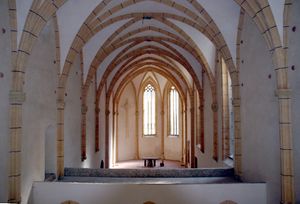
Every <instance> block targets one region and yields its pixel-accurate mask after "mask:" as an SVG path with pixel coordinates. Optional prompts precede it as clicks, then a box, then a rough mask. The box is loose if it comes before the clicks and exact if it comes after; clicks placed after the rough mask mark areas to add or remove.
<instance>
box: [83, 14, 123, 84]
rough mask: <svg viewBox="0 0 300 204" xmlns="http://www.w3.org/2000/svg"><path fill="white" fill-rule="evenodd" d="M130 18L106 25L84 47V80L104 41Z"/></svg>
mask: <svg viewBox="0 0 300 204" xmlns="http://www.w3.org/2000/svg"><path fill="white" fill-rule="evenodd" d="M127 21H128V19H126V20H122V21H119V22H116V23H114V24H112V25H110V26H107V27H105V28H104V29H103V30H101V32H98V33H97V34H96V35H94V36H93V37H92V38H91V39H90V40H89V41H88V42H87V43H86V44H85V45H84V47H83V49H82V50H83V61H84V63H83V64H84V69H83V73H84V80H86V77H87V74H88V71H89V69H90V65H91V63H92V61H93V59H94V58H95V56H96V54H97V52H98V50H100V48H101V47H102V45H103V44H104V42H106V40H107V39H108V38H109V37H110V36H111V34H112V33H114V32H115V31H116V30H117V29H118V28H119V27H121V26H122V25H124V24H125V23H126V22H127Z"/></svg>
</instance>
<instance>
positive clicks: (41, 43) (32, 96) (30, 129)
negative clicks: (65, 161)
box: [21, 21, 57, 201]
mask: <svg viewBox="0 0 300 204" xmlns="http://www.w3.org/2000/svg"><path fill="white" fill-rule="evenodd" d="M54 36H55V35H54V25H53V22H52V21H49V22H48V23H47V25H46V26H45V27H44V29H43V31H42V32H41V34H40V36H39V38H38V40H37V42H36V44H35V46H34V47H33V50H32V53H31V55H30V56H29V61H28V64H27V66H26V69H25V71H26V74H25V85H24V92H25V94H26V100H25V102H24V105H23V118H24V120H23V130H22V132H23V134H22V137H21V140H22V159H21V165H22V167H21V169H22V173H21V179H22V181H21V184H22V185H21V196H22V200H23V201H27V199H28V196H29V193H30V190H31V186H32V182H33V181H42V180H44V173H45V157H50V156H53V155H56V145H54V144H55V142H54V141H56V134H51V132H52V133H53V132H56V131H55V130H56V122H57V121H56V94H55V90H56V87H57V66H56V64H55V63H54V61H55V37H54ZM51 129H52V130H51ZM53 129H54V131H53ZM46 137H48V138H47V140H46V139H45V138H46ZM45 141H48V142H50V141H53V142H50V143H49V144H45ZM50 144H52V145H50ZM46 145H48V147H50V148H52V151H51V152H48V153H50V155H45V146H46ZM51 158H52V161H51V160H48V162H49V163H48V164H47V168H48V171H52V173H55V168H56V167H55V160H54V159H55V157H51Z"/></svg>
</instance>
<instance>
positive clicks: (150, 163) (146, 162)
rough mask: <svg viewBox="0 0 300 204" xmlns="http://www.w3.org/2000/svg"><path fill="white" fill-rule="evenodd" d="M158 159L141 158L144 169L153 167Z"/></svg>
mask: <svg viewBox="0 0 300 204" xmlns="http://www.w3.org/2000/svg"><path fill="white" fill-rule="evenodd" d="M158 159H159V158H158V157H143V160H144V167H155V166H156V160H158Z"/></svg>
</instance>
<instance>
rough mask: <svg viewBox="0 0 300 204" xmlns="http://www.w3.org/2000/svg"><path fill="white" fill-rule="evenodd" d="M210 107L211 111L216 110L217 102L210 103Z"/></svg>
mask: <svg viewBox="0 0 300 204" xmlns="http://www.w3.org/2000/svg"><path fill="white" fill-rule="evenodd" d="M211 109H212V111H213V112H217V111H218V103H217V102H214V103H212V104H211Z"/></svg>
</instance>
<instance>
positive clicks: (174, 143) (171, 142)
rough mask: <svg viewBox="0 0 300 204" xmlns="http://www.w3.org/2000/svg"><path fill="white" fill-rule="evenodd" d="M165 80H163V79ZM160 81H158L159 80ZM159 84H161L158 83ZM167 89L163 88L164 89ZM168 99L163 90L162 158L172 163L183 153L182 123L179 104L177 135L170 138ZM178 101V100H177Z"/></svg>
mask: <svg viewBox="0 0 300 204" xmlns="http://www.w3.org/2000/svg"><path fill="white" fill-rule="evenodd" d="M163 79H165V78H163ZM159 81H160V80H159ZM160 83H161V82H160ZM166 88H167V87H165V89H166ZM168 97H169V91H168V90H164V104H163V105H164V156H165V159H167V160H173V161H181V160H182V156H183V152H182V141H183V123H182V118H183V114H182V103H181V102H179V135H178V137H176V136H170V134H169V131H168V127H169V126H170V125H169V121H168V115H169V113H168V111H169V110H168V106H169V102H168ZM179 100H180V99H179Z"/></svg>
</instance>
